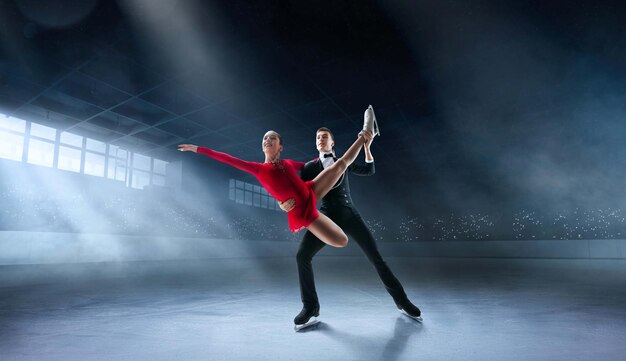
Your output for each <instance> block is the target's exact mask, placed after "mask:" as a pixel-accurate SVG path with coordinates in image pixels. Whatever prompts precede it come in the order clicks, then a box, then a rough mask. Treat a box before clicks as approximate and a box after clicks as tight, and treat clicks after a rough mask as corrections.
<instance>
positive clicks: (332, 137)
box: [315, 127, 335, 141]
mask: <svg viewBox="0 0 626 361" xmlns="http://www.w3.org/2000/svg"><path fill="white" fill-rule="evenodd" d="M319 132H328V134H330V138H331V139H332V140H333V141H334V140H335V136H334V135H333V132H331V131H330V129H328V128H326V127H321V128H320V129H318V130H317V131H316V132H315V134H317V133H319Z"/></svg>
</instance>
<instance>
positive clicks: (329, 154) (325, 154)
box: [324, 153, 334, 158]
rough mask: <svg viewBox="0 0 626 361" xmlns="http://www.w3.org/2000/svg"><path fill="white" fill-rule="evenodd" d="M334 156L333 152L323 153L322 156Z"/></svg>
mask: <svg viewBox="0 0 626 361" xmlns="http://www.w3.org/2000/svg"><path fill="white" fill-rule="evenodd" d="M328 157H334V155H333V153H324V158H328Z"/></svg>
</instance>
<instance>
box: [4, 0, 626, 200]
mask: <svg viewBox="0 0 626 361" xmlns="http://www.w3.org/2000/svg"><path fill="white" fill-rule="evenodd" d="M625 14H626V12H625V7H624V5H623V3H622V2H609V1H605V2H601V4H598V2H593V1H582V2H577V3H576V4H575V5H574V4H571V2H556V1H552V2H545V1H523V2H515V3H509V2H501V1H487V0H483V1H424V0H422V1H375V0H363V1H312V2H307V1H296V0H292V1H288V0H282V1H279V0H275V1H243V0H233V1H199V0H198V1H191V0H190V1H166V0H124V1H104V0H99V1H98V0H84V1H80V2H78V1H72V0H63V1H61V0H59V1H54V2H49V1H36V0H13V1H2V2H0V29H1V34H2V37H1V38H0V46H1V47H0V51H1V53H0V55H1V56H0V111H1V112H3V113H5V114H8V115H13V116H17V117H22V118H24V119H27V120H32V121H35V122H40V123H44V124H51V125H53V126H55V127H58V128H61V129H65V130H69V131H72V132H76V133H80V134H83V135H86V136H89V137H93V138H96V139H100V140H104V141H107V142H111V143H113V144H117V145H120V146H123V147H126V148H129V149H132V150H136V151H140V152H143V153H146V154H149V155H153V156H156V157H160V158H163V159H166V160H174V159H177V157H179V156H180V154H178V153H177V152H175V151H174V150H175V148H176V147H175V146H176V145H177V144H179V143H184V142H192V143H196V144H202V145H206V146H208V147H212V148H215V149H218V150H223V151H226V152H229V153H231V154H233V155H236V156H239V157H242V158H244V159H249V160H257V161H260V160H261V159H262V153H261V150H260V139H261V137H262V135H263V133H264V132H265V131H266V130H269V129H274V130H276V131H278V132H279V133H281V134H282V136H283V138H284V140H285V143H286V151H285V152H284V154H283V157H284V158H294V159H298V160H306V159H310V158H312V157H314V156H315V153H316V152H315V147H314V141H313V140H314V131H315V130H316V129H317V128H318V127H321V126H327V127H329V128H331V129H332V130H333V131H334V133H335V135H336V139H337V142H338V144H339V147H338V148H339V150H345V147H346V146H347V145H348V143H349V142H351V141H352V140H353V139H354V137H355V135H356V133H357V132H358V130H359V129H360V128H361V126H362V119H363V118H362V117H363V111H364V110H365V108H366V107H367V106H368V105H369V104H372V105H373V106H374V108H375V110H376V114H377V117H378V119H379V121H380V128H381V133H382V136H381V137H380V138H377V139H376V140H375V142H374V146H373V152H374V155H375V157H376V159H377V160H382V162H380V161H379V162H377V167H378V169H379V170H382V171H383V172H390V173H393V172H396V173H400V174H405V175H409V176H411V175H423V177H425V179H424V178H422V181H423V182H427V181H428V179H430V180H431V181H432V182H439V181H440V180H441V179H443V181H449V180H450V179H453V178H457V177H458V178H459V179H461V178H462V179H468V178H473V179H477V181H476V182H475V184H474V189H473V191H476V190H478V191H480V190H481V189H482V191H484V192H487V193H489V194H494V193H498V191H499V190H498V189H496V188H497V187H498V186H497V185H496V184H495V183H494V182H491V181H490V179H491V180H493V179H500V178H501V175H500V174H498V173H497V172H496V173H494V172H491V171H490V170H489V168H491V164H490V162H491V161H490V160H489V158H492V157H494V156H496V157H497V156H501V155H508V156H511V157H516V156H517V154H527V152H521V151H520V152H519V153H514V152H517V151H519V150H524V149H527V148H528V147H530V146H534V145H536V144H539V145H540V146H544V145H545V144H547V145H546V146H549V145H550V142H549V141H546V134H563V132H565V133H567V132H572V131H571V130H564V129H565V128H564V125H565V124H568V126H569V124H572V121H573V120H572V118H571V117H570V115H569V114H567V112H566V111H564V109H569V107H570V106H571V105H572V103H576V104H580V103H579V102H578V100H579V99H580V98H581V97H583V95H584V94H587V93H588V92H589V89H595V88H597V89H598V92H599V94H600V93H602V92H603V91H605V90H606V89H609V88H610V89H612V90H611V92H612V94H613V95H615V94H618V93H619V92H620V91H621V90H620V91H616V90H615V89H617V87H619V85H616V84H618V80H619V79H623V78H624V75H625V73H626V72H625V70H624V59H625V58H626V57H625V56H624V55H625V54H626V50H624V49H625V48H626V47H625V46H624V45H625V41H624V38H625V37H626V31H624V28H623V25H621V24H622V23H623V19H624V15H625ZM591 68H593V69H596V70H597V69H601V71H600V72H597V71H596V73H595V75H593V76H590V75H589V74H590V73H589V72H588V70H589V69H591ZM598 74H599V75H598ZM598 79H601V81H600V82H598ZM592 80H593V81H592ZM611 82H613V83H611ZM607 84H608V87H607ZM589 86H590V87H589ZM594 87H595V88H594ZM603 89H604V90H603ZM585 92H587V93H585ZM546 119H551V120H554V122H556V123H554V122H550V121H546ZM573 122H574V123H575V122H576V121H575V120H574V121H573ZM580 122H583V121H582V120H581V121H579V123H580ZM578 125H580V124H578ZM607 127H608V125H607ZM603 131H606V134H609V135H610V134H613V132H612V131H611V128H606V129H604V130H603ZM566 135H568V134H566ZM568 136H569V135H568ZM575 136H576V135H575V134H573V135H572V138H567V137H565V138H567V139H575ZM529 142H534V143H529ZM563 144H565V143H563ZM579 145H580V144H577V143H572V144H566V146H567V147H574V148H576V147H579ZM576 149H578V148H576ZM543 150H544V151H546V152H550V151H552V148H550V149H547V148H546V149H543ZM511 169H513V168H511ZM437 174H439V175H440V176H437ZM439 183H441V182H439ZM439 183H437V184H439ZM433 184H435V183H433Z"/></svg>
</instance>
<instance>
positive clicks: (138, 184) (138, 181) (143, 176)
mask: <svg viewBox="0 0 626 361" xmlns="http://www.w3.org/2000/svg"><path fill="white" fill-rule="evenodd" d="M149 184H150V173H149V172H144V171H140V170H136V169H134V170H133V184H132V185H131V186H132V187H133V188H138V189H143V187H145V186H147V185H149Z"/></svg>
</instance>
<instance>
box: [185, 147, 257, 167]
mask: <svg viewBox="0 0 626 361" xmlns="http://www.w3.org/2000/svg"><path fill="white" fill-rule="evenodd" d="M178 150H180V151H181V152H194V153H200V154H204V155H206V156H209V157H211V158H213V159H215V160H218V161H220V162H222V163H226V164H228V165H230V166H232V167H235V168H237V169H239V170H242V171H244V172H248V173H252V174H254V175H256V174H257V173H258V172H259V163H255V162H248V161H245V160H242V159H239V158H236V157H233V156H232V155H230V154H227V153H223V152H218V151H215V150H213V149H209V148H206V147H201V146H200V147H199V146H197V145H194V144H180V145H179V146H178Z"/></svg>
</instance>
